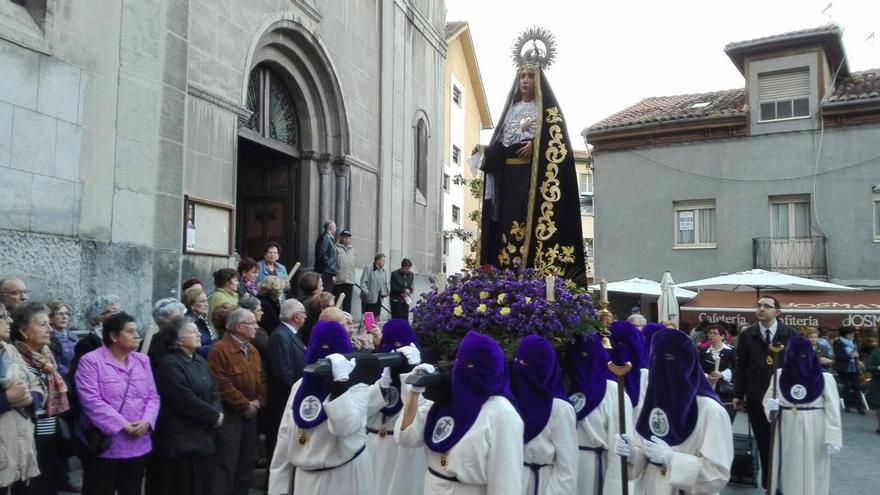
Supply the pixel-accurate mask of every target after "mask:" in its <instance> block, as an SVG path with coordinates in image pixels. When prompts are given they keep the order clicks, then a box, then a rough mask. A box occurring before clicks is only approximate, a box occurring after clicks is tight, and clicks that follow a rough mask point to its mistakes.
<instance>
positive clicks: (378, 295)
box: [360, 253, 390, 321]
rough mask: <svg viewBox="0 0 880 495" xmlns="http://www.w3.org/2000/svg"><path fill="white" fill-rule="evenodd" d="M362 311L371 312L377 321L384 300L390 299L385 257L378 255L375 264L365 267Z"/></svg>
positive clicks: (362, 277)
mask: <svg viewBox="0 0 880 495" xmlns="http://www.w3.org/2000/svg"><path fill="white" fill-rule="evenodd" d="M360 289H361V311H363V312H364V313H366V312H367V311H370V312H372V313H373V316H375V317H376V320H377V321H378V320H379V315H380V314H381V313H382V299H383V298H385V297H388V293H389V292H390V291H389V289H388V274H387V273H386V272H385V255H384V254H382V253H376V256H374V257H373V264H372V265H367V266H365V267H364V270H363V272H362V274H361V285H360Z"/></svg>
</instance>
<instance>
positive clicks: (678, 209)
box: [673, 199, 715, 248]
mask: <svg viewBox="0 0 880 495" xmlns="http://www.w3.org/2000/svg"><path fill="white" fill-rule="evenodd" d="M673 206H674V210H675V247H685V248H687V247H695V248H714V247H715V200H714V199H711V200H700V201H676V202H675V203H673Z"/></svg>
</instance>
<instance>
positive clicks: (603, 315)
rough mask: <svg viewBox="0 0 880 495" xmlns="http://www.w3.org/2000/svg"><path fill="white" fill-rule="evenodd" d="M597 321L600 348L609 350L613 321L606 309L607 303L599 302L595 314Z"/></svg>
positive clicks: (611, 315) (609, 311) (612, 316)
mask: <svg viewBox="0 0 880 495" xmlns="http://www.w3.org/2000/svg"><path fill="white" fill-rule="evenodd" d="M596 316H597V317H598V319H599V335H601V336H602V347H604V348H606V349H611V339H609V338H608V337H609V336H610V335H611V330H610V328H611V322H612V321H614V315H613V314H612V313H611V310H609V309H608V301H599V311H597V312H596Z"/></svg>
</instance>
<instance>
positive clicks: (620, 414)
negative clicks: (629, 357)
mask: <svg viewBox="0 0 880 495" xmlns="http://www.w3.org/2000/svg"><path fill="white" fill-rule="evenodd" d="M608 369H610V370H611V372H612V373H614V376H616V377H617V421H618V423H620V436H621V437H622V436H623V435H625V434H626V409H625V408H626V402H625V401H626V386H625V384H624V383H623V378H624V377H625V376H626V374H627V373H629V372H630V370H632V363H630V362H629V361H627V362H626V364H624V365H623V366H618V365H616V364H614V361H608ZM626 464H627V460H626V457H621V458H620V476H621V478H622V479H623V485H622V490H623V495H629V472H628V470H627V465H626Z"/></svg>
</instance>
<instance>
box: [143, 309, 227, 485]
mask: <svg viewBox="0 0 880 495" xmlns="http://www.w3.org/2000/svg"><path fill="white" fill-rule="evenodd" d="M161 343H162V345H164V346H165V348H166V349H167V351H168V353H167V354H166V355H165V358H164V359H163V360H162V363H161V364H160V365H159V369H158V371H157V373H156V387H157V389H158V391H159V394H160V395H161V396H162V409H161V410H160V411H159V419H158V423H157V425H158V426H157V428H156V434H155V436H154V442H155V448H154V449H153V455H152V456H151V460H150V465H149V469H148V470H147V493H148V494H157V495H165V494H169V495H174V494H180V495H203V494H204V495H207V494H210V493H211V492H212V490H211V483H210V482H209V480H210V479H211V471H212V469H213V454H214V429H215V428H216V427H218V426H220V425H221V424H222V423H223V406H222V405H221V404H220V393H219V392H218V390H217V385H216V384H215V383H214V379H213V378H212V376H211V370H210V369H208V362H207V361H205V358H203V357H202V356H201V355H200V354H199V352H198V351H199V349H200V348H201V347H202V340H201V335H200V333H199V329H198V327H196V324H195V321H193V320H191V319H189V318H182V319H179V320H176V321H175V322H173V323H172V324H171V325H170V326H169V327H168V328H167V329H166V330H165V332H164V335H163V338H162V342H161Z"/></svg>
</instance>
